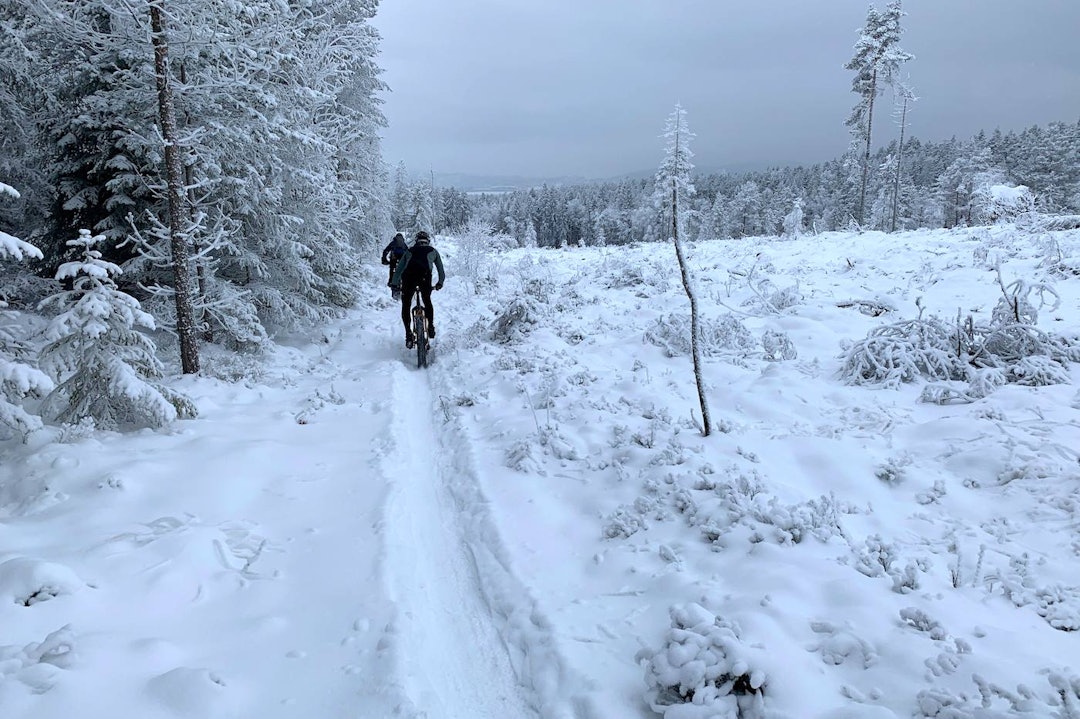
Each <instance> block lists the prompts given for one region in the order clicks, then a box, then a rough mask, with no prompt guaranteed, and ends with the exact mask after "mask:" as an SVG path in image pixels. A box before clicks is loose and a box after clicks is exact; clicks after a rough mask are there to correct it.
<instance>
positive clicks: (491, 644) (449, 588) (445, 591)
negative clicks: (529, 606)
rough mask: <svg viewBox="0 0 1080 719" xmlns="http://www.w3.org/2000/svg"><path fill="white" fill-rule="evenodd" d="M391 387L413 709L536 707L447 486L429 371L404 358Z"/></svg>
mask: <svg viewBox="0 0 1080 719" xmlns="http://www.w3.org/2000/svg"><path fill="white" fill-rule="evenodd" d="M393 387H394V393H393V407H392V409H391V412H392V417H393V420H392V422H391V425H390V432H391V446H392V452H393V453H392V455H390V456H388V457H386V458H385V460H384V470H385V473H386V476H387V477H388V478H389V479H390V481H391V482H392V484H393V489H392V490H391V496H390V498H389V500H388V503H387V506H386V524H385V533H384V540H385V542H386V559H387V562H386V570H387V583H388V585H389V586H388V590H389V593H390V596H391V598H392V599H393V601H394V603H395V604H396V605H397V612H398V613H397V617H396V620H395V627H394V628H393V634H394V635H396V636H395V639H394V642H395V644H396V650H397V651H396V658H397V662H398V664H399V670H400V671H401V673H402V677H401V682H402V685H403V688H404V690H405V693H406V695H407V696H408V698H409V700H410V701H411V703H412V707H410V710H411V711H412V712H413V716H414V717H418V718H419V717H426V718H427V719H519V718H521V719H528V718H530V717H538V716H540V714H538V712H537V710H536V709H535V708H534V702H535V700H534V699H533V697H531V696H530V694H531V693H530V692H529V691H528V690H526V689H525V688H524V687H523V686H522V681H521V680H520V679H519V676H518V673H517V672H516V671H515V668H514V665H513V663H512V662H511V658H510V654H509V652H508V650H507V647H506V645H505V644H504V642H503V640H502V639H501V638H500V636H499V634H498V631H497V630H496V627H495V624H494V622H493V620H492V616H491V610H490V608H489V606H488V603H487V600H486V599H485V596H484V593H483V591H482V587H481V582H480V577H479V575H478V572H477V566H476V563H475V561H474V554H473V550H472V548H470V547H469V546H468V544H467V543H466V536H465V535H464V534H463V531H462V527H461V525H460V521H459V520H460V513H459V510H458V508H457V506H456V505H455V500H454V497H453V495H452V493H451V490H450V486H449V484H450V481H452V477H451V476H450V475H452V473H453V472H454V471H455V468H456V467H455V463H454V462H453V461H452V459H453V456H454V455H453V452H452V451H450V450H447V449H446V448H443V447H441V446H440V443H439V438H438V435H437V434H436V431H435V427H434V424H433V421H432V401H431V391H430V388H429V384H428V378H427V375H426V373H417V372H415V371H411V370H406V369H405V368H404V367H403V366H402V367H399V368H397V369H396V371H395V373H394V377H393Z"/></svg>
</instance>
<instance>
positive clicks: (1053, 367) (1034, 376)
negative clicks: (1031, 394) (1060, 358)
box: [1007, 355, 1070, 387]
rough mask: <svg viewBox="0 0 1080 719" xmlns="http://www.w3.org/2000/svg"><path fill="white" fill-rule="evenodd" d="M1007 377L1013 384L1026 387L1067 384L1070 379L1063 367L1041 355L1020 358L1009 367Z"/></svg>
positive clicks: (1067, 371)
mask: <svg viewBox="0 0 1080 719" xmlns="http://www.w3.org/2000/svg"><path fill="white" fill-rule="evenodd" d="M1007 377H1008V379H1009V381H1010V382H1012V383H1013V384H1019V385H1024V386H1026V387H1045V386H1047V385H1052V384H1068V383H1069V379H1070V378H1069V370H1067V369H1066V368H1065V366H1064V365H1062V364H1061V363H1059V362H1057V361H1055V360H1053V359H1051V358H1049V357H1045V356H1042V355H1033V356H1031V357H1021V358H1020V359H1019V360H1017V361H1016V363H1014V364H1012V365H1009V369H1008V374H1007Z"/></svg>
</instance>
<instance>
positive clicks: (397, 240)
mask: <svg viewBox="0 0 1080 719" xmlns="http://www.w3.org/2000/svg"><path fill="white" fill-rule="evenodd" d="M408 249H409V246H408V245H406V244H405V235H403V234H401V233H400V232H399V233H397V234H396V235H394V239H392V240H390V244H389V245H387V246H386V247H384V248H383V251H382V263H383V264H384V265H390V275H389V276H388V277H387V278H386V286H387V287H393V285H394V270H396V269H397V264H398V261H399V260H400V259H401V256H402V255H404V254H405V252H406V250H408Z"/></svg>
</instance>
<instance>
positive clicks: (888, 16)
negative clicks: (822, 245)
mask: <svg viewBox="0 0 1080 719" xmlns="http://www.w3.org/2000/svg"><path fill="white" fill-rule="evenodd" d="M904 14H905V13H904V11H903V10H902V9H901V7H900V0H890V2H889V3H888V4H887V5H886V6H885V10H884V11H883V12H879V11H878V10H877V9H876V8H874V7H873V6H871V7H870V9H869V10H868V11H867V13H866V25H865V27H864V28H863V30H862V34H861V35H860V36H859V40H858V42H856V43H855V54H854V56H852V58H851V60H849V61H848V63H847V65H845V66H844V67H845V69H847V70H853V71H854V72H855V78H854V79H853V80H852V82H851V91H852V92H854V93H855V94H856V95H858V96H859V101H858V102H857V103H856V104H855V107H854V108H852V110H851V115H850V116H849V117H848V119H847V123H846V124H847V125H848V127H850V128H851V134H852V135H853V136H854V142H855V144H856V145H860V146H861V147H862V179H861V182H860V185H859V204H858V210H857V215H856V220H857V221H858V223H859V224H860V225H861V224H862V223H863V213H864V211H865V209H866V185H867V180H868V176H869V172H870V136H871V130H872V128H873V123H874V100H875V98H877V96H878V95H879V94H880V93H881V90H882V88H883V87H884V86H886V85H893V84H894V83H895V82H897V80H898V75H899V72H900V66H901V65H902V64H903V63H905V62H907V61H908V60H910V59H911V58H912V55H911V54H910V53H908V52H906V51H904V50H902V49H901V48H900V46H899V43H900V35H901V33H902V29H901V27H900V18H901V17H903V16H904Z"/></svg>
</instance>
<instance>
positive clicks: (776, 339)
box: [761, 330, 798, 362]
mask: <svg viewBox="0 0 1080 719" xmlns="http://www.w3.org/2000/svg"><path fill="white" fill-rule="evenodd" d="M761 349H762V351H763V353H764V357H765V360H766V361H768V362H780V361H782V360H793V359H795V358H796V357H798V352H796V351H795V345H794V343H792V341H791V338H790V337H789V336H788V334H787V333H786V332H781V331H779V330H765V331H764V332H763V333H762V334H761Z"/></svg>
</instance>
